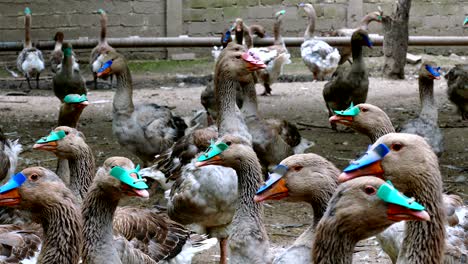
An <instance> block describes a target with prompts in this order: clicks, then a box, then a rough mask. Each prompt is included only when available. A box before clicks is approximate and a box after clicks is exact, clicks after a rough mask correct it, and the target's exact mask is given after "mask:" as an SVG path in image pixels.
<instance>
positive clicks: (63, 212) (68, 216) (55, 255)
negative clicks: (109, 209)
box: [37, 194, 82, 264]
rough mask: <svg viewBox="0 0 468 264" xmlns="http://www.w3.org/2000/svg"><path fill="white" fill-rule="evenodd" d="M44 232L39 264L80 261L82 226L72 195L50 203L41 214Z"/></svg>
mask: <svg viewBox="0 0 468 264" xmlns="http://www.w3.org/2000/svg"><path fill="white" fill-rule="evenodd" d="M40 217H41V224H42V228H43V230H44V239H43V242H42V250H41V253H40V255H39V258H38V262H37V263H76V264H78V262H79V260H80V250H81V246H82V239H81V233H82V224H81V215H80V213H79V209H78V206H77V205H76V203H75V201H73V198H72V195H71V194H70V195H69V197H68V198H64V199H63V200H61V201H55V202H49V203H48V205H47V207H46V208H43V209H42V210H41V212H40Z"/></svg>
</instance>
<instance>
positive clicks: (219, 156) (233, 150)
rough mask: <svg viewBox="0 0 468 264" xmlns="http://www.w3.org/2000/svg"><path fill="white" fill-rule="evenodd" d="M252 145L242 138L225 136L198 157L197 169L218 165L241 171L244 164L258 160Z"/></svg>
mask: <svg viewBox="0 0 468 264" xmlns="http://www.w3.org/2000/svg"><path fill="white" fill-rule="evenodd" d="M256 158H257V155H256V154H255V152H254V151H253V149H252V147H251V146H250V143H249V142H247V141H245V140H244V139H243V138H241V137H237V136H233V135H225V136H223V137H222V138H220V139H219V140H218V141H217V142H213V143H212V144H211V145H210V147H209V148H208V149H207V150H206V152H205V153H204V154H202V155H201V156H199V157H198V162H196V163H195V166H197V167H203V166H208V165H218V166H224V167H229V168H232V169H234V170H236V171H237V170H240V169H241V167H242V164H243V163H244V162H245V161H247V160H251V159H256Z"/></svg>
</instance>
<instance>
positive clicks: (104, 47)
mask: <svg viewBox="0 0 468 264" xmlns="http://www.w3.org/2000/svg"><path fill="white" fill-rule="evenodd" d="M97 13H98V14H99V15H100V18H99V21H100V22H101V35H100V37H99V42H98V44H97V46H96V47H94V48H93V50H92V51H91V56H90V59H89V63H90V66H91V71H92V73H93V82H94V89H97V78H98V77H99V76H98V75H97V74H98V71H99V69H100V68H101V67H102V65H103V63H105V62H102V61H99V60H98V57H99V55H101V54H103V53H106V52H109V51H115V49H114V48H112V47H111V46H110V45H109V43H107V37H106V35H107V14H106V11H104V10H103V9H99V10H98V11H97ZM112 77H113V76H112V75H110V85H111V86H112Z"/></svg>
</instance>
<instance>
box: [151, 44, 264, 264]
mask: <svg viewBox="0 0 468 264" xmlns="http://www.w3.org/2000/svg"><path fill="white" fill-rule="evenodd" d="M264 67H265V64H264V63H263V62H262V61H260V60H257V61H256V60H254V59H253V58H252V57H251V56H250V55H249V54H248V53H247V49H245V48H244V47H243V46H241V45H239V44H235V43H230V44H229V45H228V46H227V47H226V48H225V49H223V51H222V53H221V55H220V57H219V59H218V61H217V66H216V69H215V71H216V74H215V78H214V84H215V87H216V91H217V93H218V96H217V97H216V101H217V104H218V105H217V107H216V109H220V110H219V113H218V118H217V121H218V122H221V123H220V124H221V125H219V126H218V127H219V128H220V129H221V133H225V132H224V131H225V130H226V129H229V131H234V130H235V129H238V128H243V129H244V131H243V132H242V134H241V135H242V136H243V137H244V138H246V139H247V140H249V139H250V134H249V133H248V131H246V130H247V127H246V125H245V123H244V121H243V119H242V115H241V113H240V110H239V108H238V107H237V106H234V107H233V106H232V105H231V102H230V100H232V96H233V97H234V104H236V103H235V101H236V94H237V93H236V92H235V90H236V89H240V88H239V87H238V86H240V83H239V80H241V79H244V78H246V79H247V80H250V78H252V75H251V72H252V71H255V70H258V69H260V68H264ZM236 87H237V88H236ZM233 89H234V90H233ZM226 93H228V95H226ZM236 123H237V124H238V126H232V125H234V124H236ZM230 126H232V130H231V127H230ZM218 130H219V129H216V128H213V127H209V128H205V129H199V130H195V131H194V132H193V133H192V134H190V135H187V136H185V137H184V138H182V139H181V140H179V141H178V142H177V143H176V144H175V145H174V146H173V147H172V148H171V149H170V150H169V151H167V153H166V154H163V155H161V156H160V157H159V158H158V162H157V163H156V165H154V166H153V167H152V168H150V169H149V170H148V171H143V172H142V174H143V175H145V176H149V177H152V178H155V179H157V180H158V181H159V182H161V181H165V177H168V178H169V179H173V180H175V183H174V184H173V185H172V189H171V191H170V194H169V197H170V199H169V202H168V210H169V215H170V216H171V218H173V219H175V220H177V221H179V222H181V223H184V224H189V223H190V224H197V225H200V226H202V227H204V228H205V229H207V231H208V233H210V234H212V235H213V236H216V237H218V238H220V252H221V258H220V262H221V263H227V240H226V237H227V230H226V229H227V228H228V226H229V224H230V223H231V221H232V218H233V215H234V212H235V209H236V205H237V200H238V191H237V189H238V180H237V176H236V174H235V173H234V170H232V169H229V168H224V167H220V166H207V167H202V168H198V167H196V166H195V164H194V162H195V160H194V159H195V158H196V156H197V155H198V154H199V153H200V152H202V150H204V149H206V148H207V147H208V146H210V140H211V139H216V138H218V136H219V135H218ZM161 172H162V173H161ZM161 174H163V175H161ZM151 175H153V176H151ZM158 175H159V176H158ZM164 175H165V176H164Z"/></svg>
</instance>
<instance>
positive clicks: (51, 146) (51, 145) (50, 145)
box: [33, 141, 57, 152]
mask: <svg viewBox="0 0 468 264" xmlns="http://www.w3.org/2000/svg"><path fill="white" fill-rule="evenodd" d="M33 149H37V150H45V151H52V152H53V151H56V150H57V141H50V142H47V143H39V144H38V143H36V144H34V146H33Z"/></svg>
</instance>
